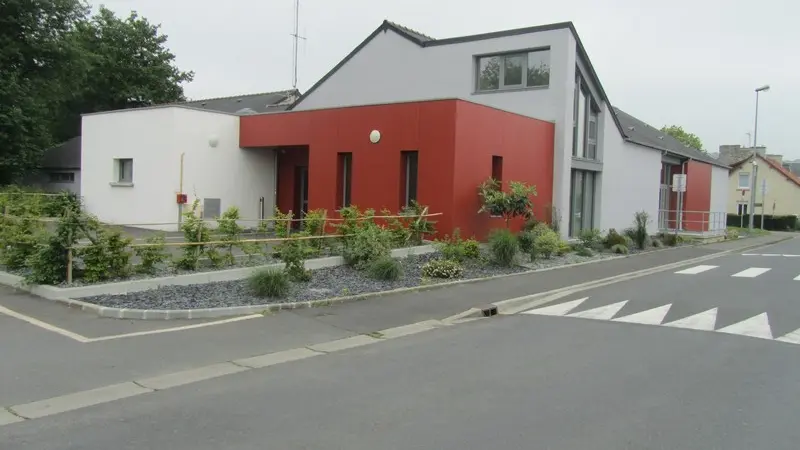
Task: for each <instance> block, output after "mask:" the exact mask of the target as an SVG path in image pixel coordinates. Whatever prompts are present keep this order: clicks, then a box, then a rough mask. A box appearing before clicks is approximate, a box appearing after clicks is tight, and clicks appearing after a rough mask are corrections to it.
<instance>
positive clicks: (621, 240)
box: [603, 228, 625, 248]
mask: <svg viewBox="0 0 800 450" xmlns="http://www.w3.org/2000/svg"><path fill="white" fill-rule="evenodd" d="M615 245H625V236H624V235H621V234H619V233H617V230H615V229H614V228H611V229H610V230H608V233H607V234H606V237H605V238H604V239H603V246H604V247H605V248H611V247H613V246H615Z"/></svg>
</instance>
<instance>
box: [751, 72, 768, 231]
mask: <svg viewBox="0 0 800 450" xmlns="http://www.w3.org/2000/svg"><path fill="white" fill-rule="evenodd" d="M768 90H769V85H768V84H765V85H764V86H761V87H760V88H756V123H755V129H754V130H753V175H752V176H751V177H750V178H752V179H753V185H752V186H751V189H750V207H749V208H748V209H749V210H748V211H747V212H748V213H749V214H750V221H749V223H748V228H749V229H750V231H753V214H754V213H755V211H754V210H755V206H756V186H758V185H757V184H756V177H757V174H758V163H757V162H756V160H755V154H756V151H757V148H758V94H759V93H761V92H766V91H768ZM761 209H762V210H763V209H764V205H763V204H762V205H761ZM761 221H762V222H763V221H764V218H763V217H762V218H761Z"/></svg>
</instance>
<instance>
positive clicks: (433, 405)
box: [3, 316, 800, 450]
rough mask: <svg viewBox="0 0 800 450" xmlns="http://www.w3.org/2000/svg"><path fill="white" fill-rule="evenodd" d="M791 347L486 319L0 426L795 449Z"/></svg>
mask: <svg viewBox="0 0 800 450" xmlns="http://www.w3.org/2000/svg"><path fill="white" fill-rule="evenodd" d="M798 370H800V348H798V347H796V346H792V345H788V344H782V343H774V342H770V341H766V340H760V339H753V338H747V337H741V336H729V335H721V334H713V333H703V332H697V331H691V330H682V329H669V328H665V327H644V326H634V325H629V324H614V323H610V322H602V321H591V320H570V319H563V318H554V317H539V316H509V317H499V318H492V319H485V320H481V321H478V322H472V323H468V324H463V325H460V326H456V327H451V328H445V329H440V330H436V331H431V332H427V333H423V334H419V335H415V336H411V337H407V338H403V339H397V340H392V341H386V342H382V343H379V344H374V345H372V346H368V347H361V348H357V349H352V350H349V351H345V352H342V353H337V354H333V355H325V356H320V357H316V358H311V359H308V360H303V361H298V362H294V363H289V364H285V365H279V366H274V367H271V368H268V369H262V370H255V371H249V372H246V373H241V374H235V375H230V376H226V377H223V378H218V379H215V380H210V381H204V382H199V383H196V384H192V385H186V386H183V387H179V388H175V389H169V390H165V391H161V392H153V393H150V394H144V395H140V396H137V397H133V398H130V399H127V400H122V401H120V402H113V403H108V404H105V405H101V406H96V407H91V408H86V409H83V410H78V411H74V412H70V413H65V414H63V415H57V416H52V417H49V418H44V419H39V420H32V421H27V422H24V423H18V424H12V425H8V426H6V427H4V428H3V433H4V437H3V439H4V441H5V445H6V447H3V448H13V449H15V450H28V449H46V448H47V449H49V448H58V449H60V450H77V449H81V450H106V449H109V448H114V449H118V450H125V449H137V450H138V449H142V448H170V449H174V450H218V449H220V448H225V449H228V450H251V449H253V450H255V449H259V450H260V449H263V448H274V449H325V450H331V449H343V450H344V449H347V450H362V449H363V450H374V449H382V450H388V449H431V448H436V449H443V450H446V449H454V450H455V449H458V450H469V449H475V450H485V449H487V448H492V449H532V448H533V449H569V450H571V449H593V450H623V449H636V450H641V449H680V450H693V449H697V450H712V449H725V450H737V449H742V450H744V449H773V450H777V449H796V448H797V442H798V439H800V429H798V427H797V426H796V411H797V406H796V399H797V398H798V396H800V384H798V383H797V382H796V376H795V374H796V373H797V371H798Z"/></svg>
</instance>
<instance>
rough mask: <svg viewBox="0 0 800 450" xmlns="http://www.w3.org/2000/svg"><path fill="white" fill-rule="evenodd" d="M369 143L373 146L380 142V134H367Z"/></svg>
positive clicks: (373, 131)
mask: <svg viewBox="0 0 800 450" xmlns="http://www.w3.org/2000/svg"><path fill="white" fill-rule="evenodd" d="M369 141H370V142H372V143H373V144H377V143H378V142H380V141H381V132H380V131H378V130H372V131H370V133H369Z"/></svg>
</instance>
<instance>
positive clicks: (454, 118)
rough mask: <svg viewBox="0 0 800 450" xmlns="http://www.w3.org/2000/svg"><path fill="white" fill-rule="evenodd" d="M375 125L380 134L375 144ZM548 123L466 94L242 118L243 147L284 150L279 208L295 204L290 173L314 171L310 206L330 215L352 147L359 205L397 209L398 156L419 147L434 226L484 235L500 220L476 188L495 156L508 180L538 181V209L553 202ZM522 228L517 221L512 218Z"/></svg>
mask: <svg viewBox="0 0 800 450" xmlns="http://www.w3.org/2000/svg"><path fill="white" fill-rule="evenodd" d="M372 130H378V131H380V132H381V140H380V142H379V143H377V144H372V143H371V142H370V141H369V134H370V132H371V131H372ZM553 134H554V126H553V124H552V123H549V122H543V121H539V120H535V119H531V118H527V117H523V116H518V115H515V114H511V113H507V112H504V111H500V110H496V109H492V108H488V107H485V106H479V105H475V104H472V103H469V102H464V101H460V100H441V101H430V102H417V103H398V104H389V105H376V106H360V107H350V108H337V109H324V110H313V111H298V112H287V113H276V114H264V115H256V116H245V117H242V118H241V120H240V146H241V147H245V148H246V147H272V146H302V147H305V148H307V149H308V150H307V152H305V151H304V150H303V148H296V147H295V148H288V149H285V150H284V153H283V154H282V157H281V158H279V168H278V172H279V176H278V184H279V186H278V198H277V204H278V205H279V207H280V208H281V210H283V211H286V210H288V209H292V208H293V206H292V205H293V203H294V188H295V184H294V169H295V167H296V166H297V165H301V164H304V163H306V159H304V158H307V164H308V167H309V208H310V209H316V208H325V209H327V210H328V211H329V212H330V213H331V214H333V211H335V209H336V206H337V205H338V204H339V202H340V201H339V198H338V197H339V196H340V195H341V189H339V188H337V166H338V160H337V158H338V157H337V155H338V153H340V152H350V153H352V155H353V156H352V181H351V183H352V194H351V200H352V204H353V205H358V206H359V207H360V208H362V209H364V208H374V209H376V210H380V209H382V208H388V209H390V210H391V211H393V212H395V211H397V210H398V209H399V208H400V204H401V195H400V192H401V189H402V183H401V180H402V179H403V178H402V174H403V168H402V158H401V152H403V151H417V152H418V155H419V161H418V183H417V186H418V187H417V193H418V199H419V202H420V203H421V204H424V205H427V206H429V208H430V212H432V213H442V214H443V215H442V216H440V217H436V218H435V219H434V220H436V221H437V229H438V230H440V232H441V233H450V232H451V231H452V229H453V228H455V227H459V228H461V231H462V235H464V236H470V235H475V236H477V237H479V238H483V237H485V235H486V233H487V231H488V227H489V226H495V224H496V226H504V223H503V222H502V220H499V219H489V218H488V216H485V215H478V214H477V211H478V209H479V208H480V204H479V199H478V195H477V186H478V184H480V182H481V181H483V180H485V179H486V178H488V177H489V176H491V173H492V156H493V155H497V156H502V157H503V177H504V179H505V180H506V181H507V180H517V181H525V182H528V183H532V184H535V185H536V186H537V188H538V190H539V196H538V197H537V198H536V202H535V203H536V207H537V209H536V214H537V216H539V217H543V215H544V211H545V206H546V205H548V204H550V203H551V202H552V185H553ZM515 226H516V227H518V226H519V223H517V224H515Z"/></svg>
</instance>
